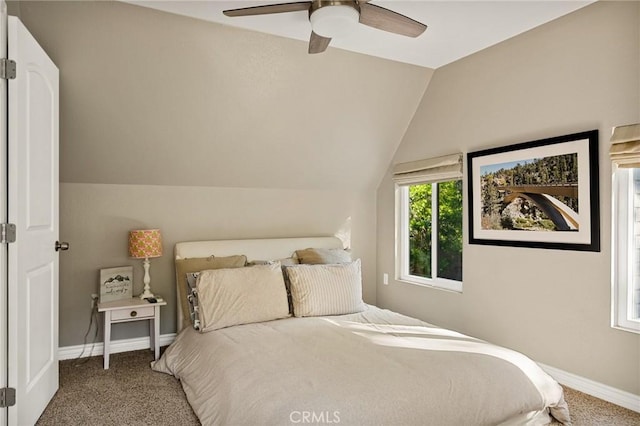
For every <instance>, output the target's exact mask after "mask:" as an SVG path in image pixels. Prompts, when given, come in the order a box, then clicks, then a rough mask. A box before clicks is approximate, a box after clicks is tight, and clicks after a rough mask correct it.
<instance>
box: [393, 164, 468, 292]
mask: <svg viewBox="0 0 640 426" xmlns="http://www.w3.org/2000/svg"><path fill="white" fill-rule="evenodd" d="M443 159H445V160H446V161H444V162H445V163H451V164H443ZM461 161H462V156H461V155H455V156H449V157H440V158H438V159H432V160H423V161H422V162H415V163H405V164H403V165H398V166H396V169H395V170H394V179H395V181H396V184H397V189H396V202H397V221H396V222H397V227H398V229H397V232H396V244H397V250H396V278H397V279H399V280H401V281H406V282H409V283H413V284H421V285H428V286H432V287H438V288H444V289H448V290H454V291H462V180H461V178H462V163H461ZM416 163H419V166H420V167H419V170H415V169H416V168H415V167H413V166H415V164H416ZM425 163H427V164H429V163H430V164H433V165H435V167H424V166H425ZM407 165H413V166H412V167H406V166H407ZM403 166H405V167H403ZM405 170H408V171H405Z"/></svg>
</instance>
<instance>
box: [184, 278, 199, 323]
mask: <svg viewBox="0 0 640 426" xmlns="http://www.w3.org/2000/svg"><path fill="white" fill-rule="evenodd" d="M198 276H200V272H187V277H186V278H187V302H188V303H189V317H190V318H191V324H193V328H195V329H196V330H200V311H199V309H198V291H197V290H196V282H197V281H198Z"/></svg>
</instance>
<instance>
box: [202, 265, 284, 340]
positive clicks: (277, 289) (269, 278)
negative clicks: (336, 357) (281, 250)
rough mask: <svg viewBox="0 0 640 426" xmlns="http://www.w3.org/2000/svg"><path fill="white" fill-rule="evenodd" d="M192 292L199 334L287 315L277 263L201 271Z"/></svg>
mask: <svg viewBox="0 0 640 426" xmlns="http://www.w3.org/2000/svg"><path fill="white" fill-rule="evenodd" d="M196 290H197V292H198V302H199V307H198V309H199V317H200V332H202V333H204V332H207V331H213V330H218V329H220V328H224V327H231V326H234V325H241V324H250V323H255V322H263V321H271V320H276V319H280V318H286V317H288V316H289V304H288V303H287V291H286V289H285V286H284V278H283V277H282V270H281V266H280V263H279V262H273V263H271V264H269V265H258V266H251V267H247V268H236V269H216V270H210V271H202V272H200V276H199V277H198V281H197V282H196Z"/></svg>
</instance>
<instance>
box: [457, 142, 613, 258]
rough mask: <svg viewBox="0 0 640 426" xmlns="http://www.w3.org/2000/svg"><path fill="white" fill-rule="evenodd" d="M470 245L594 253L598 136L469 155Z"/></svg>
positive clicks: (597, 242)
mask: <svg viewBox="0 0 640 426" xmlns="http://www.w3.org/2000/svg"><path fill="white" fill-rule="evenodd" d="M467 169H468V191H469V200H470V203H469V231H470V232H469V243H470V244H490V245H508V246H520V247H537V248H549V249H561V250H586V251H600V232H599V231H600V230H599V196H598V194H599V184H598V131H597V130H592V131H587V132H582V133H575V134H571V135H565V136H558V137H552V138H548V139H540V140H537V141H532V142H524V143H519V144H515V145H509V146H505V147H499V148H492V149H487V150H483V151H477V152H471V153H469V154H467Z"/></svg>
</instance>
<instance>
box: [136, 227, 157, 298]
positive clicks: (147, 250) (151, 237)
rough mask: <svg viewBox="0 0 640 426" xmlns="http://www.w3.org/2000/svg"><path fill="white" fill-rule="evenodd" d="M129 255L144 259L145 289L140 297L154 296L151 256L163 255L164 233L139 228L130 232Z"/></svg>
mask: <svg viewBox="0 0 640 426" xmlns="http://www.w3.org/2000/svg"><path fill="white" fill-rule="evenodd" d="M129 256H131V257H133V258H135V259H144V262H143V264H142V265H143V266H144V280H143V281H144V291H143V292H142V294H141V295H140V299H148V298H150V297H154V296H153V293H151V276H150V275H149V265H150V263H149V258H151V257H160V256H162V235H161V234H160V230H159V229H137V230H134V231H130V232H129Z"/></svg>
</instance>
